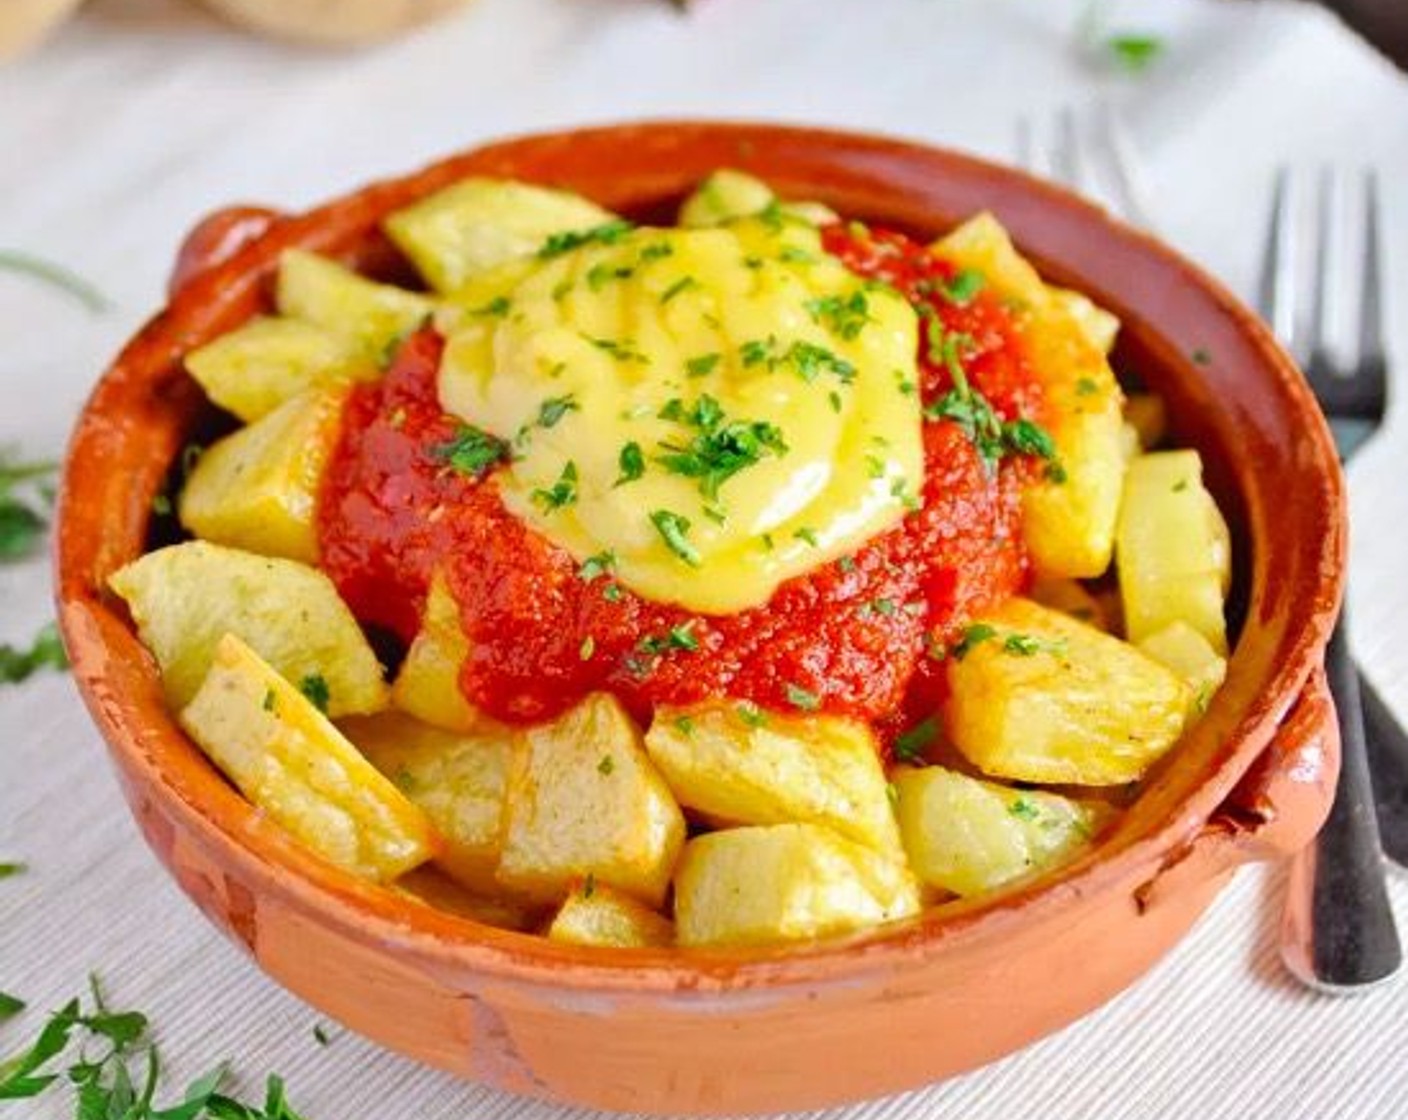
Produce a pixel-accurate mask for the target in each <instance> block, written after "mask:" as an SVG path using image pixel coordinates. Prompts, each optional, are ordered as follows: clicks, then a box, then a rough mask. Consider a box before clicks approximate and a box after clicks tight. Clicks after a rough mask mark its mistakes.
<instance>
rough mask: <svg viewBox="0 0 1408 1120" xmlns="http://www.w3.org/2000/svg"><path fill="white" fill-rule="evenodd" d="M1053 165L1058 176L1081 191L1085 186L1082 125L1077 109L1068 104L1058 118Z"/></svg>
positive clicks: (1074, 189) (1073, 188)
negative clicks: (1081, 150) (1081, 144)
mask: <svg viewBox="0 0 1408 1120" xmlns="http://www.w3.org/2000/svg"><path fill="white" fill-rule="evenodd" d="M1051 167H1052V170H1053V171H1054V172H1055V173H1056V178H1058V179H1060V180H1061V182H1062V183H1064V184H1065V185H1066V186H1068V187H1070V188H1071V189H1072V190H1073V191H1080V190H1081V189H1082V188H1083V186H1084V180H1085V169H1084V166H1083V161H1082V160H1081V156H1080V125H1079V122H1078V121H1077V120H1076V111H1075V109H1073V108H1072V107H1071V106H1069V105H1067V106H1066V107H1065V108H1063V109H1062V110H1061V112H1060V115H1059V116H1058V117H1057V118H1056V141H1055V144H1054V146H1053V148H1052V152H1051Z"/></svg>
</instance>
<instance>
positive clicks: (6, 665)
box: [0, 622, 68, 684]
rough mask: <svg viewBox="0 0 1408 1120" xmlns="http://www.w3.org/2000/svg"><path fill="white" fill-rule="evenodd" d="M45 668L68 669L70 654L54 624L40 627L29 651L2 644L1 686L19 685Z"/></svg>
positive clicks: (0, 650)
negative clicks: (65, 650) (65, 649)
mask: <svg viewBox="0 0 1408 1120" xmlns="http://www.w3.org/2000/svg"><path fill="white" fill-rule="evenodd" d="M45 667H48V668H51V669H61V670H62V669H67V668H68V654H67V653H65V652H64V644H63V642H62V641H61V640H60V639H59V630H58V627H57V626H55V625H54V624H53V623H52V622H50V623H47V624H45V625H44V626H42V627H40V629H39V632H38V633H37V634H35V636H34V641H32V642H31V643H30V645H29V648H28V649H20V648H17V647H15V646H11V645H7V644H0V684H18V683H19V682H20V681H23V680H28V679H29V678H30V677H32V676H33V675H34V674H35V673H36V672H38V671H39V670H40V669H43V668H45Z"/></svg>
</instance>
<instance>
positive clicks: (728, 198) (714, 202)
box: [679, 167, 840, 229]
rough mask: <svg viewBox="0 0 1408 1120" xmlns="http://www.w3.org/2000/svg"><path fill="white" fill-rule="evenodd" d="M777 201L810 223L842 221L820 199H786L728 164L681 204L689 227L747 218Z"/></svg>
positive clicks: (781, 208)
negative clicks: (782, 199) (811, 200)
mask: <svg viewBox="0 0 1408 1120" xmlns="http://www.w3.org/2000/svg"><path fill="white" fill-rule="evenodd" d="M774 204H776V206H777V208H778V210H779V211H780V212H781V213H782V214H784V215H786V216H788V217H791V218H796V219H797V220H798V221H802V222H806V223H807V224H808V225H814V226H819V225H825V224H826V223H827V222H835V221H839V220H840V218H839V216H838V215H837V213H836V211H834V210H832V209H831V207H829V206H826V205H824V204H823V203H820V202H807V201H801V202H790V201H789V202H782V201H780V200H779V199H778V197H777V195H776V194H774V193H773V189H772V188H771V187H770V186H768V185H767V184H766V183H764V182H763V181H762V180H761V179H758V178H755V177H754V176H752V175H749V174H747V173H746V172H743V171H735V170H733V169H732V168H728V167H724V168H720V169H719V170H718V171H715V172H714V173H713V174H712V175H710V176H709V177H708V178H707V179H705V180H704V181H703V182H702V183H700V184H699V186H698V187H696V188H695V190H694V193H692V194H691V195H690V196H689V197H688V198H686V199H685V200H684V202H683V204H682V205H681V206H680V219H679V221H680V225H682V226H684V227H685V228H686V229H691V228H693V229H699V228H703V227H707V226H720V225H724V224H725V223H726V222H731V221H733V220H734V219H735V218H747V217H750V216H752V215H754V214H758V213H761V212H762V211H764V210H766V209H768V207H770V206H773V205H774Z"/></svg>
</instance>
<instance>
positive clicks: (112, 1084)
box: [0, 976, 302, 1120]
mask: <svg viewBox="0 0 1408 1120" xmlns="http://www.w3.org/2000/svg"><path fill="white" fill-rule="evenodd" d="M89 989H90V991H91V994H92V995H91V998H92V1003H93V1006H92V1009H91V1010H88V1009H85V1007H84V1005H83V1001H82V1000H81V999H79V998H77V997H75V998H74V999H71V1000H69V1001H68V1002H67V1003H66V1004H64V1006H63V1007H62V1008H60V1009H59V1010H58V1011H56V1012H54V1013H53V1014H51V1015H50V1016H49V1018H48V1021H47V1022H46V1023H45V1024H44V1027H43V1028H42V1029H41V1030H40V1032H39V1035H38V1037H37V1038H36V1039H35V1041H34V1042H33V1043H32V1044H31V1045H30V1047H29V1049H27V1050H25V1051H23V1052H21V1053H19V1054H17V1055H15V1056H14V1057H13V1058H11V1059H10V1060H9V1061H7V1062H4V1063H0V1101H4V1100H26V1099H30V1098H33V1097H37V1096H39V1095H40V1094H42V1093H44V1092H45V1090H47V1089H49V1088H50V1087H51V1086H61V1085H68V1086H70V1088H71V1091H72V1093H73V1108H74V1109H75V1111H74V1112H73V1113H72V1115H75V1116H78V1117H81V1118H82V1120H199V1118H202V1117H209V1118H211V1120H302V1118H301V1117H300V1114H299V1113H298V1112H296V1111H295V1110H294V1109H293V1106H292V1105H290V1104H289V1103H288V1099H287V1097H286V1096H285V1093H284V1083H283V1080H282V1079H281V1078H280V1077H278V1076H277V1075H275V1074H270V1075H269V1077H268V1079H267V1081H266V1085H265V1093H264V1101H263V1105H262V1107H261V1106H259V1105H253V1104H249V1103H247V1102H243V1101H239V1100H236V1099H235V1098H233V1097H228V1096H226V1095H224V1094H223V1093H222V1092H221V1091H220V1090H221V1087H222V1086H223V1085H224V1083H225V1082H226V1080H227V1079H228V1070H227V1068H226V1067H225V1065H223V1064H222V1065H219V1066H216V1067H215V1068H214V1069H212V1070H210V1071H209V1072H208V1073H206V1074H205V1075H204V1076H203V1077H199V1078H197V1079H196V1080H195V1081H193V1082H191V1084H190V1085H189V1087H188V1088H187V1089H186V1090H185V1092H184V1094H183V1095H182V1096H181V1097H180V1098H179V1100H168V1101H167V1102H165V1104H164V1106H158V1105H157V1103H156V1097H157V1093H158V1091H159V1089H160V1088H161V1080H162V1067H161V1057H160V1055H159V1054H158V1052H157V1049H156V1045H155V1044H154V1043H153V1042H152V1041H151V1037H150V1034H149V1024H148V1020H147V1017H146V1016H145V1015H143V1014H142V1013H141V1012H138V1011H113V1010H111V1009H109V1008H108V1006H107V1005H106V1003H105V1002H104V1000H103V994H102V990H101V988H100V987H99V986H98V979H97V977H96V976H94V977H90V978H89ZM3 1000H4V1007H5V1008H7V1009H8V1013H7V1014H6V1015H3V1016H0V1018H3V1017H8V1015H9V1014H13V1013H15V1012H16V1011H18V1010H19V1009H20V1008H22V1007H24V1002H23V1001H22V1000H20V999H18V998H17V997H15V996H10V995H5V996H4V997H3ZM65 1055H67V1063H68V1064H67V1065H59V1064H56V1063H59V1062H60V1060H61V1059H63V1058H64V1057H65ZM46 1111H47V1110H46Z"/></svg>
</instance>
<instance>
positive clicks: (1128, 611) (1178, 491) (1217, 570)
mask: <svg viewBox="0 0 1408 1120" xmlns="http://www.w3.org/2000/svg"><path fill="white" fill-rule="evenodd" d="M1231 555H1232V550H1231V544H1230V538H1229V535H1228V531H1227V522H1226V521H1224V520H1223V519H1222V514H1221V512H1220V511H1219V510H1218V508H1217V502H1215V501H1214V500H1213V497H1212V495H1211V494H1209V493H1208V491H1207V488H1206V487H1204V486H1203V462H1202V459H1201V458H1200V457H1199V455H1198V453H1197V452H1196V451H1191V450H1185V451H1156V452H1154V453H1153V454H1150V455H1141V456H1139V457H1138V458H1137V459H1135V460H1134V462H1133V463H1131V464H1130V467H1129V477H1128V480H1127V481H1126V483H1125V498H1124V507H1123V509H1122V511H1121V513H1120V522H1119V541H1118V546H1117V554H1116V556H1117V564H1118V570H1119V577H1120V598H1121V601H1122V602H1123V604H1124V622H1125V632H1126V633H1127V634H1128V636H1129V640H1130V641H1132V642H1136V643H1137V642H1142V641H1143V640H1144V639H1145V638H1147V637H1149V636H1150V635H1151V634H1154V633H1155V632H1157V631H1159V630H1162V629H1163V628H1164V627H1166V626H1168V625H1169V624H1170V623H1172V622H1186V623H1187V624H1188V625H1189V626H1191V627H1193V629H1194V630H1196V631H1198V633H1199V634H1201V635H1202V636H1203V637H1204V638H1206V639H1207V640H1208V643H1209V644H1210V645H1211V646H1212V648H1213V650H1214V651H1215V652H1216V653H1218V654H1219V655H1224V654H1226V653H1227V624H1226V621H1225V619H1224V616H1223V600H1224V598H1225V597H1226V595H1227V588H1228V586H1229V585H1230V583H1231V579H1232V561H1231Z"/></svg>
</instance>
